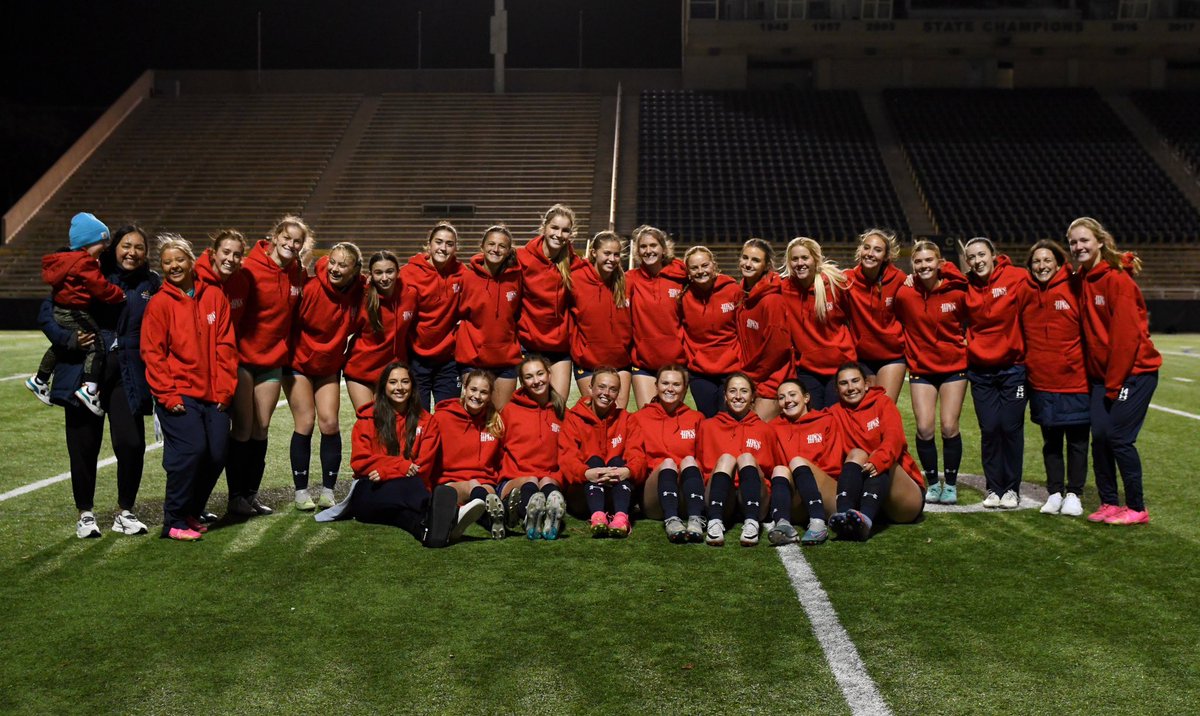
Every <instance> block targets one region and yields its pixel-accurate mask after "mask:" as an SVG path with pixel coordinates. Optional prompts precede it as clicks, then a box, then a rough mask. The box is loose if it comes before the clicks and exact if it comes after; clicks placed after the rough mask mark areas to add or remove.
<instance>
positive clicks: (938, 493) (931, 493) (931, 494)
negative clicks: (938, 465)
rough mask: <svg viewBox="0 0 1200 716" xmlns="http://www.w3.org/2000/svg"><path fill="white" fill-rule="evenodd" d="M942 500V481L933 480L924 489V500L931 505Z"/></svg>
mask: <svg viewBox="0 0 1200 716" xmlns="http://www.w3.org/2000/svg"><path fill="white" fill-rule="evenodd" d="M941 501H942V483H940V482H935V483H933V484H932V485H930V486H929V489H928V490H926V491H925V502H926V503H928V504H930V505H933V504H937V503H938V502H941Z"/></svg>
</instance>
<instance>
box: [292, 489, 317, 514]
mask: <svg viewBox="0 0 1200 716" xmlns="http://www.w3.org/2000/svg"><path fill="white" fill-rule="evenodd" d="M296 509H297V510H300V511H301V512H311V511H313V510H315V509H317V503H315V502H313V498H312V495H310V494H308V490H296Z"/></svg>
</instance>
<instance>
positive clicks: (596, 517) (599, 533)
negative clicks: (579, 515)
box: [591, 511, 608, 537]
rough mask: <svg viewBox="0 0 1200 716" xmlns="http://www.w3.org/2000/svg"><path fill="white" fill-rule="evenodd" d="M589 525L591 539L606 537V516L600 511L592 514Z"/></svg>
mask: <svg viewBox="0 0 1200 716" xmlns="http://www.w3.org/2000/svg"><path fill="white" fill-rule="evenodd" d="M591 523H592V524H591V527H592V536H593V537H607V536H608V515H606V514H604V513H603V512H600V511H596V512H593V513H592V519H591Z"/></svg>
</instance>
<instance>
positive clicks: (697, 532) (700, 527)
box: [687, 515, 704, 544]
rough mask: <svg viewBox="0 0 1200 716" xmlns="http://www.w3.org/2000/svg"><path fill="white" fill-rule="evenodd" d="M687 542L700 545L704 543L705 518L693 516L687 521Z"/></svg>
mask: <svg viewBox="0 0 1200 716" xmlns="http://www.w3.org/2000/svg"><path fill="white" fill-rule="evenodd" d="M687 541H688V542H692V543H695V544H698V543H700V542H703V541H704V518H703V517H701V516H700V515H693V516H691V517H689V518H688V521H687Z"/></svg>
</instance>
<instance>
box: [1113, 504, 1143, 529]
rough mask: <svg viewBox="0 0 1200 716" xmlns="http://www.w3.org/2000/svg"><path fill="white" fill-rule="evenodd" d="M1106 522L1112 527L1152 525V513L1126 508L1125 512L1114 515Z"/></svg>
mask: <svg viewBox="0 0 1200 716" xmlns="http://www.w3.org/2000/svg"><path fill="white" fill-rule="evenodd" d="M1104 522H1105V523H1106V524H1110V525H1148V524H1150V512H1149V511H1148V510H1142V511H1141V512H1138V511H1137V510H1131V509H1129V508H1128V507H1126V508H1125V511H1124V512H1121V513H1120V514H1117V515H1113V516H1112V517H1109V518H1108V519H1106V520H1104Z"/></svg>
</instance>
